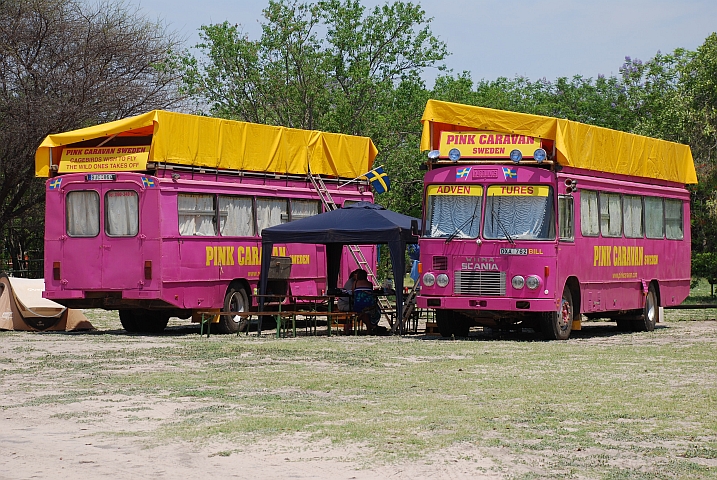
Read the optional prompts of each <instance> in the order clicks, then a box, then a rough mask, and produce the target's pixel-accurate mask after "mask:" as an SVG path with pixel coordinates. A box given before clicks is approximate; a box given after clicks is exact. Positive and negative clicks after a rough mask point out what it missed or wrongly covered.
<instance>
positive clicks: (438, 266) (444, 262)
mask: <svg viewBox="0 0 717 480" xmlns="http://www.w3.org/2000/svg"><path fill="white" fill-rule="evenodd" d="M433 270H448V257H443V256H441V257H438V256H436V257H433Z"/></svg>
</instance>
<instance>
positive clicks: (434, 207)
mask: <svg viewBox="0 0 717 480" xmlns="http://www.w3.org/2000/svg"><path fill="white" fill-rule="evenodd" d="M481 198H482V197H479V196H465V197H464V196H454V195H429V196H428V222H427V223H428V228H427V234H428V236H430V237H448V236H449V235H452V234H454V233H455V234H456V235H455V236H456V237H457V238H476V237H478V231H479V229H480V213H481Z"/></svg>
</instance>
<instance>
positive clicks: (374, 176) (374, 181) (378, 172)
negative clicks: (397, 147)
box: [366, 167, 391, 193]
mask: <svg viewBox="0 0 717 480" xmlns="http://www.w3.org/2000/svg"><path fill="white" fill-rule="evenodd" d="M366 178H368V181H369V182H371V186H372V187H373V189H374V190H376V193H384V192H388V191H389V190H390V189H391V181H390V180H389V179H388V174H387V173H386V172H384V171H383V167H378V168H374V169H373V170H371V171H370V172H368V173H367V174H366Z"/></svg>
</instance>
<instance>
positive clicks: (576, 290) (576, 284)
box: [565, 277, 582, 319]
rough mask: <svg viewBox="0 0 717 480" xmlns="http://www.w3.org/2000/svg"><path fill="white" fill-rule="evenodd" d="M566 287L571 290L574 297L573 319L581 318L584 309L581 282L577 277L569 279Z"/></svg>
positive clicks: (566, 281)
mask: <svg viewBox="0 0 717 480" xmlns="http://www.w3.org/2000/svg"><path fill="white" fill-rule="evenodd" d="M565 286H566V287H568V288H569V289H570V294H571V295H572V297H573V309H574V310H573V318H574V319H575V318H579V315H580V312H581V307H582V302H581V298H580V281H579V280H578V278H577V277H568V278H567V279H566V280H565Z"/></svg>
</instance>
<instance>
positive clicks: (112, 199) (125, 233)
mask: <svg viewBox="0 0 717 480" xmlns="http://www.w3.org/2000/svg"><path fill="white" fill-rule="evenodd" d="M105 231H106V232H107V235H109V236H112V237H134V236H135V235H137V232H138V231H139V197H138V196H137V192H134V191H132V190H110V191H109V192H107V193H106V194H105Z"/></svg>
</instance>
